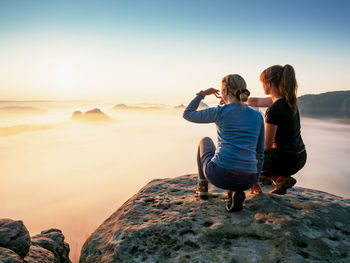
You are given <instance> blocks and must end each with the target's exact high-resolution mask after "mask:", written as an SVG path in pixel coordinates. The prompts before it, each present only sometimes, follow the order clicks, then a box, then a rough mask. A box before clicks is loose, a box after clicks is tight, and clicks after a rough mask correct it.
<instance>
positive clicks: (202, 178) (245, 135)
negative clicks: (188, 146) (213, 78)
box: [183, 74, 264, 212]
mask: <svg viewBox="0 0 350 263" xmlns="http://www.w3.org/2000/svg"><path fill="white" fill-rule="evenodd" d="M218 93H219V91H218V90H216V89H213V88H210V89H207V90H205V91H201V92H199V93H197V96H196V97H195V98H194V99H193V100H192V101H191V102H190V104H189V105H188V106H187V108H186V109H185V111H184V114H183V117H184V118H185V119H186V120H188V121H191V122H196V123H211V122H213V123H215V124H216V127H217V134H218V140H217V147H215V145H214V143H213V141H212V140H211V139H210V138H209V137H205V138H203V139H202V140H201V141H200V143H199V147H198V154H197V163H198V176H199V178H198V186H197V191H196V192H197V194H198V195H199V197H201V198H203V199H205V198H207V197H208V180H209V182H211V183H212V184H213V185H215V186H216V187H219V188H222V189H227V190H228V201H227V203H226V209H227V210H228V211H229V212H230V211H238V210H241V209H242V208H243V201H244V200H245V193H244V191H245V190H247V189H249V188H251V187H253V189H254V190H255V191H257V192H261V189H260V187H259V185H258V184H257V182H258V178H259V175H260V172H261V169H262V166H263V160H264V120H263V117H262V116H261V114H260V112H258V111H256V110H254V109H252V108H250V107H249V106H247V105H246V104H245V102H246V101H247V100H248V97H249V95H250V92H249V91H248V90H247V88H246V82H245V80H244V79H243V78H242V77H241V76H240V75H238V74H232V75H228V76H226V77H224V78H223V79H222V88H221V93H222V100H221V103H220V104H224V105H223V106H217V107H213V108H207V109H204V110H200V111H197V108H198V106H199V103H200V102H201V100H202V99H204V98H205V97H206V96H208V95H211V94H214V95H215V96H217V97H218Z"/></svg>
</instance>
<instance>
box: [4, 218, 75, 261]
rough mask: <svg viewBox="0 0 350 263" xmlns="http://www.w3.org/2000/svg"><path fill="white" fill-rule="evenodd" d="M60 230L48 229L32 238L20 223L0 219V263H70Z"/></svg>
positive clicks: (67, 248)
mask: <svg viewBox="0 0 350 263" xmlns="http://www.w3.org/2000/svg"><path fill="white" fill-rule="evenodd" d="M68 255H69V245H68V244H67V243H66V242H64V235H63V234H62V232H61V230H58V229H50V230H46V231H42V232H41V234H39V235H36V236H34V237H32V238H30V236H29V232H28V230H27V229H26V227H25V226H24V224H23V222H22V221H14V220H11V219H0V262H1V263H5V262H7V263H16V262H25V263H37V262H40V263H71V261H70V260H69V257H68Z"/></svg>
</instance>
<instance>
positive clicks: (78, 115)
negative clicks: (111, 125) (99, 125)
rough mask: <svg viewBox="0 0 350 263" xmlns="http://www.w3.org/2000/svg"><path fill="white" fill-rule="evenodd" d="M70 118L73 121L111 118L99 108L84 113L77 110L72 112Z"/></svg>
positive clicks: (108, 119)
mask: <svg viewBox="0 0 350 263" xmlns="http://www.w3.org/2000/svg"><path fill="white" fill-rule="evenodd" d="M71 119H72V120H75V121H94V122H96V121H111V120H112V119H111V118H110V117H109V116H108V115H107V114H106V113H104V112H102V111H101V110H100V109H97V108H95V109H92V110H89V111H86V112H85V113H83V112H81V111H79V110H77V111H75V112H74V113H73V114H72V117H71Z"/></svg>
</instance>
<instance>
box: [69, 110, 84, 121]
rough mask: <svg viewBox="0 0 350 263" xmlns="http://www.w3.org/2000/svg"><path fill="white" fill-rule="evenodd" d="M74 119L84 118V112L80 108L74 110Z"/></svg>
mask: <svg viewBox="0 0 350 263" xmlns="http://www.w3.org/2000/svg"><path fill="white" fill-rule="evenodd" d="M71 118H72V119H73V120H82V119H83V113H82V112H81V111H80V110H77V111H75V112H73V114H72V117H71Z"/></svg>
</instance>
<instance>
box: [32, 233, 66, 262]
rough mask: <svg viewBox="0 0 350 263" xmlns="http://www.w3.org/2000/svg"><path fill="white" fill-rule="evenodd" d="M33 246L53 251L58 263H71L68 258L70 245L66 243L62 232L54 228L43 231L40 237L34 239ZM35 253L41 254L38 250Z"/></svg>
mask: <svg viewBox="0 0 350 263" xmlns="http://www.w3.org/2000/svg"><path fill="white" fill-rule="evenodd" d="M32 244H33V246H39V247H42V248H45V249H47V250H49V251H51V252H52V253H53V255H54V256H55V261H54V262H56V263H71V261H70V260H69V257H68V255H69V251H70V249H69V245H68V244H67V243H66V242H64V235H63V234H62V231H61V230H58V229H54V228H52V229H49V230H46V231H42V232H41V233H40V234H39V235H36V236H33V237H32ZM33 252H38V253H39V251H38V250H37V249H36V250H35V251H33ZM48 262H50V261H48Z"/></svg>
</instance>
